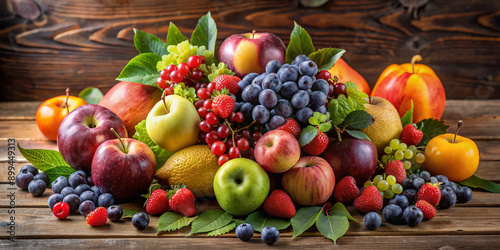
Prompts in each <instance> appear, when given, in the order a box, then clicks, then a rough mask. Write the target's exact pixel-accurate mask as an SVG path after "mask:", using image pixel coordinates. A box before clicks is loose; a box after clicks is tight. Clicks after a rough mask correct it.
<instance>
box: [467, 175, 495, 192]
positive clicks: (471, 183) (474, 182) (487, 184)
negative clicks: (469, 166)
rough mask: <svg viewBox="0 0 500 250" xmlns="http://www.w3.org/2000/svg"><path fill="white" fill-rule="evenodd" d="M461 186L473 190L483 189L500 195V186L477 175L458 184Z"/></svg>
mask: <svg viewBox="0 0 500 250" xmlns="http://www.w3.org/2000/svg"><path fill="white" fill-rule="evenodd" d="M458 183H459V184H460V185H463V186H467V187H471V188H481V189H484V190H486V191H489V192H492V193H500V185H498V184H496V183H495V182H492V181H488V180H485V179H482V178H479V177H477V176H475V175H473V176H471V177H469V178H468V179H466V180H463V181H460V182H458Z"/></svg>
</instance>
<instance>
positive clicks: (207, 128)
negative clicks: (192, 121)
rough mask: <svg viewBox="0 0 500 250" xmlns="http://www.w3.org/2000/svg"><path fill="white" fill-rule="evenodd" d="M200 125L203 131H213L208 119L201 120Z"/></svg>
mask: <svg viewBox="0 0 500 250" xmlns="http://www.w3.org/2000/svg"><path fill="white" fill-rule="evenodd" d="M199 127H200V130H201V131H203V132H207V133H208V132H210V131H212V126H210V124H208V122H207V121H201V122H200V125H199Z"/></svg>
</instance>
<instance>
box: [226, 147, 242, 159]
mask: <svg viewBox="0 0 500 250" xmlns="http://www.w3.org/2000/svg"><path fill="white" fill-rule="evenodd" d="M238 157H240V150H239V149H238V147H234V146H233V147H231V148H230V149H229V158H231V159H235V158H238Z"/></svg>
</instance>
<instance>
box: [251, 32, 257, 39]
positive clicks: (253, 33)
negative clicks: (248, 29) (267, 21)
mask: <svg viewBox="0 0 500 250" xmlns="http://www.w3.org/2000/svg"><path fill="white" fill-rule="evenodd" d="M255 32H257V31H256V30H252V39H254V36H255Z"/></svg>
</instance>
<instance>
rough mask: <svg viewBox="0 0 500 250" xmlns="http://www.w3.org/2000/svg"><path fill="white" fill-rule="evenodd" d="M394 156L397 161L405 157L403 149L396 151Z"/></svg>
mask: <svg viewBox="0 0 500 250" xmlns="http://www.w3.org/2000/svg"><path fill="white" fill-rule="evenodd" d="M394 158H396V160H398V161H400V160H403V159H404V158H405V153H403V151H401V150H398V151H396V153H394Z"/></svg>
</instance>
